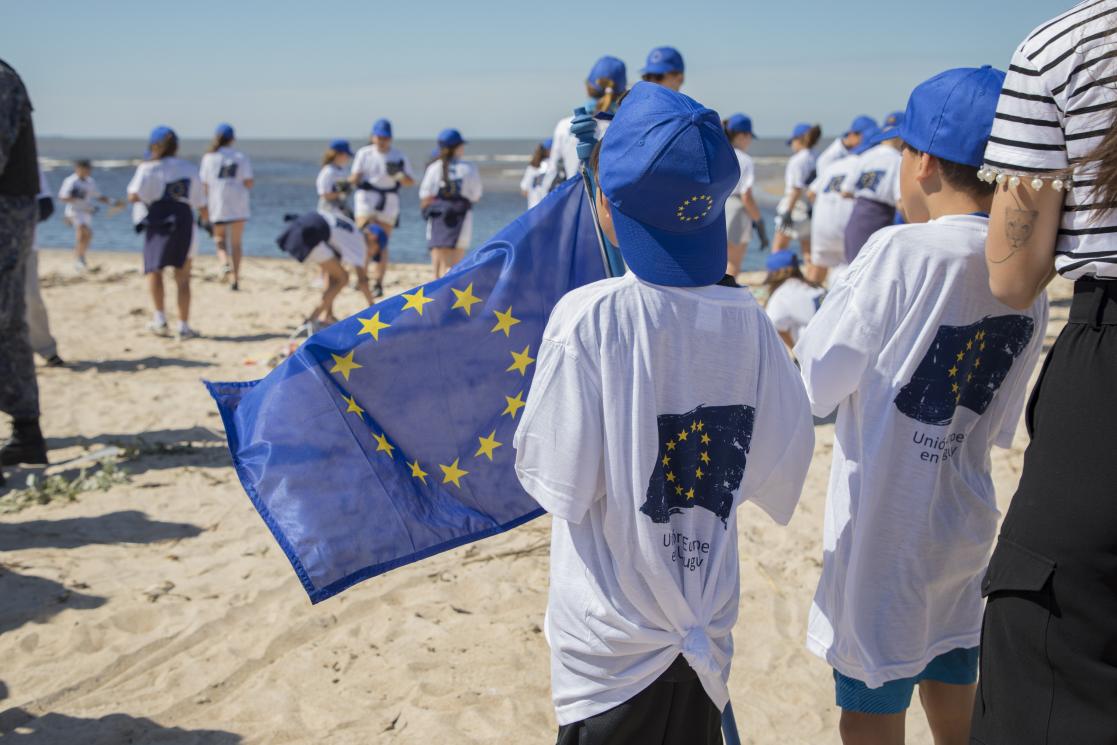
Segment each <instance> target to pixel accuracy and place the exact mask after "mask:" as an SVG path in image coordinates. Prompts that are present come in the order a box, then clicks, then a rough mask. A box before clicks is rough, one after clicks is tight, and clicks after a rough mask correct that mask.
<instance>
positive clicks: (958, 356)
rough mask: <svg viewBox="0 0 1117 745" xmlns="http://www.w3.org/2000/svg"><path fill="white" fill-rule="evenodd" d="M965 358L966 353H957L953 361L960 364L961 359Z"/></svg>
mask: <svg viewBox="0 0 1117 745" xmlns="http://www.w3.org/2000/svg"><path fill="white" fill-rule="evenodd" d="M965 356H966V353H965V352H959V353H958V354H957V356H956V357H955V358H954V359H956V360H958V361H959V362H961V361H962V359H963V358H964V357H965Z"/></svg>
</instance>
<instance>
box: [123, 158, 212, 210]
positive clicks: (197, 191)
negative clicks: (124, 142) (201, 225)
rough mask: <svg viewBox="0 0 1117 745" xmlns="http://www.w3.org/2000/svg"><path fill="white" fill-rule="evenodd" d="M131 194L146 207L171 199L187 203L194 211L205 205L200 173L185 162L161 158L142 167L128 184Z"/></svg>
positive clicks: (144, 163) (189, 163)
mask: <svg viewBox="0 0 1117 745" xmlns="http://www.w3.org/2000/svg"><path fill="white" fill-rule="evenodd" d="M128 193H129V194H136V195H138V196H139V198H140V200H141V201H142V202H143V203H144V204H151V203H152V202H156V201H158V200H160V199H164V198H170V199H177V200H178V201H180V202H185V203H186V204H188V205H190V207H191V209H195V210H196V209H199V208H201V207H204V206H205V205H206V198H205V195H204V194H203V193H202V182H201V181H200V180H199V179H198V169H197V168H195V167H194V164H193V163H191V162H190V161H188V160H183V159H182V158H175V157H170V158H161V159H160V160H147V161H144V162H143V163H140V164H139V165H138V166H137V167H136V173H135V174H133V176H132V180H131V181H129V182H128Z"/></svg>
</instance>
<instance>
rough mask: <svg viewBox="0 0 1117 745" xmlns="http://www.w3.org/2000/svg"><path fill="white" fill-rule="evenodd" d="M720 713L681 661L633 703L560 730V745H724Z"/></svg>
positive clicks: (675, 663) (630, 702)
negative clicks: (722, 744) (722, 743)
mask: <svg viewBox="0 0 1117 745" xmlns="http://www.w3.org/2000/svg"><path fill="white" fill-rule="evenodd" d="M721 742H722V740H721V713H720V712H719V711H718V709H717V707H716V706H714V702H713V701H711V700H710V697H709V696H707V695H706V691H705V690H704V689H703V688H702V684H701V683H700V682H698V675H697V674H696V673H695V672H694V670H692V669H691V667H690V665H688V664H687V662H686V660H685V659H683V657H682V655H680V656H679V657H677V658H676V659H675V661H674V662H673V663H672V664H671V667H669V668H667V671H666V672H664V673H663V675H661V676H659V677H658V678H656V680H655V682H654V683H652V684H651V685H650V686H648V687H647V688H645V689H644V690H642V691H640V693H638V694H636V695H635V696H633V697H632V698H630V699H629V700H628V701H625V702H624V703H623V704H620V705H619V706H614V707H613V708H612V709H609V711H606V712H602V713H601V714H598V715H596V716H592V717H590V718H589V719H583V720H582V721H580V722H574V723H573V724H564V725H563V726H561V727H559V733H558V745H721Z"/></svg>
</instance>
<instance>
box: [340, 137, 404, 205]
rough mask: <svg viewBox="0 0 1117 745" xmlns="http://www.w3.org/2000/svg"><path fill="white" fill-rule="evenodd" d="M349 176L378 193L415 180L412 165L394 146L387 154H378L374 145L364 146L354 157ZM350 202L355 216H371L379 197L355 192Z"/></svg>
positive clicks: (369, 192)
mask: <svg viewBox="0 0 1117 745" xmlns="http://www.w3.org/2000/svg"><path fill="white" fill-rule="evenodd" d="M349 172H350V173H351V174H353V175H354V176H359V177H360V178H359V181H358V183H360V182H361V181H367V182H368V183H369V184H371V185H372V186H375V187H376V188H378V189H391V188H392V187H394V186H395V185H396V184H398V183H399V182H400V181H402V180H403V178H404V177H405V176H406V177H407V178H409V179H412V180H414V178H415V175H414V173H412V171H411V161H409V160H408V159H407V156H406V155H404V154H403V151H401V150H400V149H399V148H397V147H396V146H395V145H392V146H391V147H389V148H388V152H386V153H382V152H380V150H379V149H378V148H377V147H376V145H373V144H368V145H365V146H364V147H362V148H361V149H360V150H358V151H357V154H356V155H355V156H354V157H353V165H352V167H351V168H350V169H349ZM353 200H354V205H355V206H356V208H357V212H358V214H372V213H374V212H376V211H377V210H376V205H377V204H379V203H380V196H379V195H378V194H377V193H376V192H373V191H368V190H365V189H358V190H357V191H356V192H354V197H353Z"/></svg>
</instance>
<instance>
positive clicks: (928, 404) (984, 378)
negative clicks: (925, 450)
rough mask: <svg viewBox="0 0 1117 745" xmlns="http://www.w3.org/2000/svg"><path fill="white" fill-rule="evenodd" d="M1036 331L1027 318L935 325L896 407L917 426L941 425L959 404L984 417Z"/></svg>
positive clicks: (1003, 317) (1008, 317) (897, 399)
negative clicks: (932, 336) (934, 332)
mask: <svg viewBox="0 0 1117 745" xmlns="http://www.w3.org/2000/svg"><path fill="white" fill-rule="evenodd" d="M1034 331H1035V323H1034V322H1033V321H1032V319H1031V318H1028V317H1027V316H1017V315H1010V316H991V317H989V318H985V319H983V320H981V321H978V322H977V323H973V324H970V325H969V326H940V327H939V330H938V332H937V333H936V334H935V339H934V341H933V342H931V347H930V349H928V350H927V353H926V354H925V355H924V356H923V359H922V361H920V363H919V367H917V368H916V370H915V374H914V375H912V378H911V381H910V382H909V383H908V384H907V385H905V386H904V387H903V388H901V389H900V393H899V394H898V395H897V396H896V400H895V403H896V408H898V409H899V410H900V411H901V412H902V413H903V414H905V415H906V416H909V417H911V418H912V419H915V420H916V421H919V422H922V423H923V424H931V425H938V426H944V425H947V424H950V422H951V421H952V420H953V418H954V411H955V409H956V408H957V407H959V406H964V407H966V408H967V409H970V410H971V411H973V412H976V413H977V414H983V413H985V409H986V408H988V407H989V403H990V402H991V401H992V400H993V396H994V395H995V394H996V392H997V389H999V388H1000V387H1001V383H1003V382H1004V380H1005V377H1006V376H1007V375H1008V371H1009V370H1010V369H1012V363H1013V362H1015V361H1016V358H1017V357H1019V356H1020V354H1021V352H1023V351H1024V349H1025V347H1027V346H1028V342H1029V341H1030V340H1031V338H1032V334H1033V333H1034Z"/></svg>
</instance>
